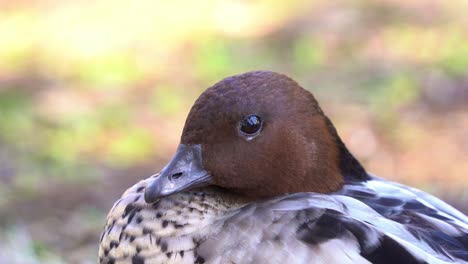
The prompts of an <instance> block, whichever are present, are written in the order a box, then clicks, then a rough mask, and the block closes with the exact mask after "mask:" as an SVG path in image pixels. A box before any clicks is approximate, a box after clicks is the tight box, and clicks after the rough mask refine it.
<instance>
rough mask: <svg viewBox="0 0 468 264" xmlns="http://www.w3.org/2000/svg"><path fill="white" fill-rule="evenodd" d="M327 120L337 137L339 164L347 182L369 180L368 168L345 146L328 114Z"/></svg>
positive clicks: (331, 130)
mask: <svg viewBox="0 0 468 264" xmlns="http://www.w3.org/2000/svg"><path fill="white" fill-rule="evenodd" d="M325 121H326V123H327V126H328V129H329V131H330V133H331V134H332V136H333V137H334V138H335V141H336V144H337V147H338V162H339V164H338V166H339V169H340V172H341V174H342V175H343V177H344V179H345V182H356V181H366V180H368V179H369V175H368V174H367V172H366V170H365V169H364V167H363V166H362V165H361V163H359V161H358V160H357V159H356V158H355V157H354V156H353V154H351V152H350V151H349V150H348V148H347V147H346V146H345V144H344V143H343V141H342V140H341V138H340V136H339V135H338V132H337V131H336V128H335V127H334V126H333V124H332V122H331V121H330V119H329V118H328V117H327V116H325Z"/></svg>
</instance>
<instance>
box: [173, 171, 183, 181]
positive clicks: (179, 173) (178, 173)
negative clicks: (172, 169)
mask: <svg viewBox="0 0 468 264" xmlns="http://www.w3.org/2000/svg"><path fill="white" fill-rule="evenodd" d="M183 174H184V173H183V172H177V173H174V174H172V179H174V180H177V179H178V178H180V177H181V176H182V175H183Z"/></svg>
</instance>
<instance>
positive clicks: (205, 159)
mask: <svg viewBox="0 0 468 264" xmlns="http://www.w3.org/2000/svg"><path fill="white" fill-rule="evenodd" d="M98 263H101V264H123V263H131V264H154V263H196V264H201V263H384V264H387V263H468V218H467V216H466V215H465V214H463V213H462V212H460V211H458V210H456V209H455V208H454V207H452V206H450V205H449V204H447V203H445V202H444V201H442V200H441V199H439V198H437V197H435V196H433V195H431V194H428V193H425V192H423V191H421V190H418V189H416V188H412V187H409V186H405V185H402V184H399V183H396V182H391V181H388V180H385V179H383V178H380V177H377V176H375V175H373V174H371V173H369V172H367V171H366V170H365V169H364V167H363V166H362V165H361V163H360V162H359V161H358V160H357V159H356V158H355V157H354V156H353V155H352V153H351V152H350V151H349V150H348V148H347V147H346V146H345V144H344V143H343V141H342V140H341V138H340V137H339V135H338V133H337V130H336V129H335V127H334V126H333V124H332V122H331V121H330V119H329V118H328V117H327V116H326V115H325V114H324V112H323V111H322V109H321V107H320V106H319V104H318V102H317V100H316V99H315V97H314V96H313V95H312V93H311V92H309V91H308V90H306V89H304V88H302V87H301V86H300V85H299V84H298V83H297V82H296V81H294V80H293V79H291V78H290V77H288V76H286V75H284V74H280V73H276V72H271V71H253V72H247V73H242V74H238V75H235V76H231V77H227V78H225V79H223V80H221V81H219V82H218V83H216V84H214V85H213V86H211V87H210V88H208V89H207V90H206V91H205V92H203V93H202V94H201V95H200V97H199V98H198V99H197V100H196V101H195V103H194V105H193V106H192V108H191V110H190V112H189V114H188V117H187V119H186V121H185V126H184V128H183V131H182V135H181V140H180V144H179V146H178V148H177V150H176V153H175V155H174V156H173V158H172V159H171V160H170V161H169V163H168V164H167V165H166V166H165V167H164V168H163V169H162V170H161V171H160V172H159V173H157V174H155V175H152V176H150V177H149V178H146V179H143V180H141V181H140V182H138V183H136V184H135V185H134V186H132V187H130V188H129V189H128V190H126V191H125V192H124V194H123V195H122V197H121V198H120V199H119V200H118V201H117V202H116V203H115V204H114V206H113V207H112V209H111V210H110V212H109V214H108V216H107V221H106V225H105V228H104V231H103V233H102V235H101V238H100V245H99V252H98Z"/></svg>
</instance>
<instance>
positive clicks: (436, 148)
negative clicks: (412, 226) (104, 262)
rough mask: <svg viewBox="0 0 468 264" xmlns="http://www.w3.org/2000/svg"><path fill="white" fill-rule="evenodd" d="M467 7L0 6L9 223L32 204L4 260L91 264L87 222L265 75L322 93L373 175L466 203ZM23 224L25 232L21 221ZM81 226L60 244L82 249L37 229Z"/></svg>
mask: <svg viewBox="0 0 468 264" xmlns="http://www.w3.org/2000/svg"><path fill="white" fill-rule="evenodd" d="M467 9H468V3H467V2H466V1H463V0H453V1H442V0H424V1H423V0H415V1H402V0H383V1H368V0H362V1H361V0H360V1H345V0H340V1H324V0H313V1H304V0H292V1H279V0H257V1H235V0H226V1H214V0H202V1H183V0H176V1H150V0H144V1H138V2H135V1H129V0H120V1H110V0H99V1H84V2H83V1H57V0H47V1H45V0H40V1H31V0H21V1H2V2H0V214H3V213H5V212H11V211H12V210H11V208H15V206H16V207H18V206H20V205H21V206H22V208H25V209H24V210H13V211H15V213H14V214H11V213H8V214H6V213H5V215H8V216H9V217H5V218H4V219H2V221H0V224H2V225H3V226H5V228H7V230H10V231H8V232H6V233H5V234H6V237H9V238H8V239H7V240H8V241H10V242H8V243H10V244H8V243H7V244H6V246H4V248H0V260H1V257H2V255H1V254H2V251H8V249H5V247H9V246H8V245H16V244H18V243H20V244H21V245H20V246H18V248H21V250H23V248H24V251H25V252H27V255H31V256H35V258H36V257H37V261H36V262H34V261H33V260H31V259H28V260H24V261H23V260H20V259H21V257H20V256H19V255H18V261H19V262H18V263H39V262H41V261H44V262H45V263H60V261H61V259H62V258H64V259H67V262H71V263H94V256H95V244H97V242H96V240H95V239H96V238H95V237H94V236H92V235H91V237H89V236H90V235H89V233H91V234H96V233H98V232H99V230H100V226H99V224H94V225H92V227H84V224H83V223H82V222H80V221H83V222H85V221H88V222H89V221H90V220H89V219H90V218H91V219H94V218H99V219H101V218H103V214H104V213H105V211H106V210H107V209H108V208H109V207H110V205H111V203H112V201H114V200H115V199H116V197H117V196H118V195H119V193H121V192H122V191H123V189H124V188H125V187H127V186H129V185H130V184H131V183H132V182H135V181H136V179H137V178H138V177H143V176H145V175H147V174H146V173H152V172H155V171H157V170H158V169H160V168H161V166H162V163H163V161H165V160H167V159H168V157H169V156H170V155H172V152H173V150H174V148H175V146H176V145H177V143H178V140H179V136H180V132H181V129H182V126H183V122H184V119H185V116H186V114H187V113H188V111H189V109H190V106H191V104H192V103H193V102H194V100H195V99H196V98H197V96H198V95H199V94H200V93H201V92H202V91H203V90H204V89H206V88H207V87H209V86H210V85H212V84H214V83H215V82H216V81H218V80H220V79H221V78H223V77H226V76H229V75H232V74H237V73H241V72H246V71H250V70H257V69H266V70H274V71H279V72H283V73H286V74H288V75H289V76H291V77H293V78H294V79H296V80H298V81H299V82H300V83H301V84H302V85H303V86H304V87H306V88H308V89H310V90H311V91H313V92H314V94H315V95H316V96H317V97H318V98H319V100H320V101H321V102H322V104H323V107H324V108H325V110H326V112H328V113H329V114H330V115H331V117H332V119H333V120H334V121H335V123H336V125H337V127H338V130H339V131H340V132H341V134H342V136H343V138H344V140H345V141H346V142H347V144H348V145H349V147H350V148H351V149H352V151H353V152H354V153H355V154H356V155H357V156H358V158H359V159H360V160H362V161H363V162H364V163H365V164H366V165H367V167H368V168H369V169H370V170H371V171H375V172H376V173H378V174H381V175H383V176H385V177H393V178H394V179H397V180H400V181H403V182H405V183H409V184H414V185H417V186H419V187H421V188H424V189H425V190H429V191H432V192H437V193H443V192H446V191H447V190H451V193H452V194H455V195H457V194H460V195H458V196H457V198H456V199H457V200H460V201H467V199H468V197H467V196H468V195H467V193H466V189H467V188H468V182H467V180H466V173H467V172H468V162H467V161H468V141H467V139H466V134H468V125H467V124H468V107H467V105H468V71H467V69H468V45H466V43H468V31H467V27H466V26H467V25H468V19H467V16H466V14H465V13H466V10H467ZM427 146H431V150H432V151H427V150H425V148H426V147H427ZM427 164H431V165H432V166H430V167H429V166H427ZM141 168H148V169H141ZM119 175H123V176H119ZM448 179H450V180H448ZM453 197H455V196H453ZM31 201H35V202H36V203H37V202H38V201H39V205H37V207H38V208H35V207H33V206H32V205H30V202H31ZM460 204H463V202H461V203H460ZM83 208H85V209H83ZM26 209H27V210H26ZM93 210H94V211H93ZM84 211H86V212H89V211H92V213H83V212H84ZM70 212H74V213H73V214H70ZM76 215H78V216H76ZM49 217H50V219H55V220H53V221H52V220H50V219H49ZM17 218H27V219H30V220H28V221H25V222H24V226H28V228H24V227H23V226H22V225H20V226H19V227H16V226H13V227H12V225H11V223H15V222H16V219H17ZM82 218H83V219H82ZM43 219H47V221H46V220H43ZM58 219H61V220H58ZM63 219H65V220H63ZM74 219H75V220H74ZM76 219H82V220H80V221H78V222H79V223H81V224H77V225H79V226H81V227H80V228H78V230H80V231H79V234H78V235H76V234H73V235H72V234H69V233H65V234H64V235H63V236H64V237H67V238H70V237H71V238H72V239H74V240H77V241H80V242H79V243H78V242H77V243H75V244H74V243H71V244H66V245H63V244H60V243H59V242H57V239H55V240H54V239H51V237H53V235H51V234H44V233H43V232H42V233H41V232H39V233H37V230H38V229H39V227H40V228H42V229H45V230H48V228H52V230H53V228H55V227H51V226H52V225H51V224H49V225H45V224H44V222H50V223H56V225H55V226H57V225H58V226H60V225H61V224H63V222H66V221H72V222H73V221H77V220H76ZM101 220H102V219H101ZM36 221H40V224H38V223H37V222H36ZM96 222H99V221H94V220H93V221H91V223H96ZM101 222H103V221H101ZM11 230H13V231H11ZM83 230H86V231H83ZM62 231H63V230H62ZM27 232H31V233H32V235H31V236H32V237H30V235H28V233H27ZM57 232H58V231H57ZM77 232H78V231H77ZM14 233H17V234H18V238H15V237H14V236H12V235H11V234H14ZM83 233H84V234H87V235H86V236H85V238H83ZM18 239H19V240H18ZM18 241H19V242H18ZM28 241H29V242H28ZM58 241H60V239H58ZM78 244H79V245H78ZM11 247H12V248H14V247H16V246H11ZM62 247H64V248H62ZM77 248H80V249H81V248H84V249H83V251H81V250H78V249H77ZM25 254H26V253H25ZM33 259H34V258H33ZM0 262H1V261H0Z"/></svg>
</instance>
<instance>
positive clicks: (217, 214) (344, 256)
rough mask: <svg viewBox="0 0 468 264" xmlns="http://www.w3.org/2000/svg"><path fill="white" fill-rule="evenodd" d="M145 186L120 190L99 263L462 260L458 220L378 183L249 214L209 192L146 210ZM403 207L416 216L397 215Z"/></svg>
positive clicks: (462, 230)
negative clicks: (121, 192)
mask: <svg viewBox="0 0 468 264" xmlns="http://www.w3.org/2000/svg"><path fill="white" fill-rule="evenodd" d="M152 179H153V178H149V179H147V180H144V181H141V182H139V183H138V184H136V185H135V186H133V187H132V188H130V189H129V190H127V191H126V192H125V193H124V195H123V196H122V198H121V199H120V200H119V201H118V202H117V203H116V204H115V205H114V207H113V208H112V210H111V211H110V213H109V215H108V221H107V224H106V227H105V231H104V233H103V234H102V237H101V244H100V248H99V263H132V264H134V263H138V264H141V263H145V264H149V263H466V260H467V258H466V257H467V253H466V252H467V249H466V247H467V244H466V243H467V228H466V221H465V219H464V218H463V217H465V216H464V215H463V214H461V213H460V215H458V214H457V213H453V212H452V210H454V211H455V212H458V211H456V210H455V209H453V208H452V209H450V208H451V207H445V203H443V202H441V201H439V200H434V201H432V200H431V199H432V198H430V199H429V198H427V197H421V196H420V194H418V193H417V192H416V191H413V190H411V189H404V188H403V187H401V186H399V185H392V184H391V183H389V182H386V181H383V180H380V179H377V178H373V179H372V180H370V181H368V182H361V183H355V184H354V183H353V184H351V185H349V186H345V188H343V191H341V192H340V193H336V194H332V195H324V194H316V193H297V194H292V195H286V196H281V197H277V198H273V199H269V200H265V201H260V202H256V203H250V204H248V205H244V204H243V203H242V202H240V201H239V200H236V199H235V198H234V197H232V196H229V195H227V194H225V193H224V192H222V191H219V190H218V189H215V188H204V189H199V190H193V191H188V192H185V193H179V194H176V195H173V196H169V197H166V198H164V199H162V200H160V201H159V202H157V203H155V204H152V205H148V204H146V203H145V202H144V199H143V192H144V188H145V186H146V185H147V184H148V182H150V181H151V180H152ZM384 189H387V190H391V191H389V192H390V193H392V194H393V195H392V197H393V198H390V197H386V193H385V191H384ZM397 190H400V191H401V193H399V194H398V193H396V192H397ZM389 195H390V194H388V196H389ZM424 195H427V194H424ZM431 197H432V196H431ZM392 199H393V200H392ZM418 199H423V200H421V201H419V200H418ZM434 199H436V198H434ZM409 207H419V208H416V210H414V209H411V210H410V209H405V208H409ZM441 207H442V208H441ZM409 212H411V213H409ZM465 218H466V217H465Z"/></svg>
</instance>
